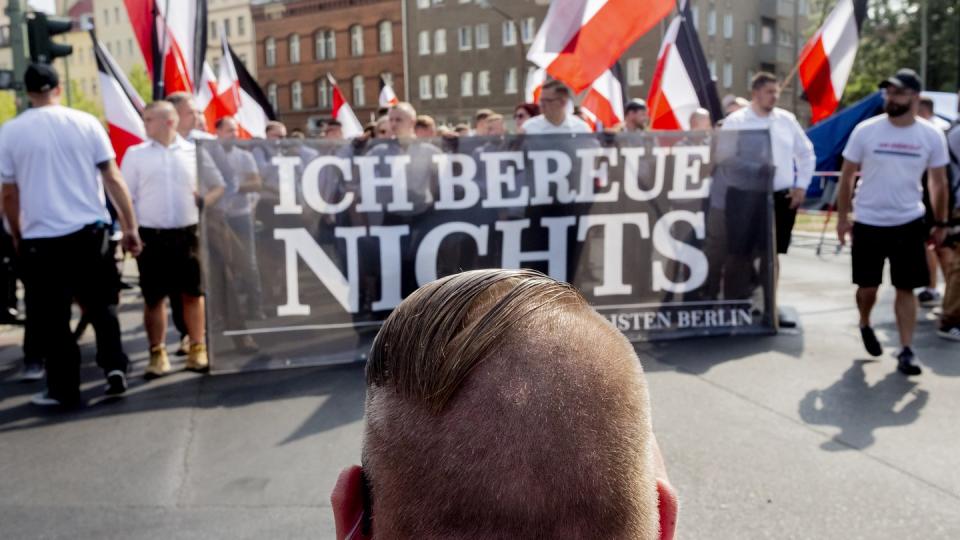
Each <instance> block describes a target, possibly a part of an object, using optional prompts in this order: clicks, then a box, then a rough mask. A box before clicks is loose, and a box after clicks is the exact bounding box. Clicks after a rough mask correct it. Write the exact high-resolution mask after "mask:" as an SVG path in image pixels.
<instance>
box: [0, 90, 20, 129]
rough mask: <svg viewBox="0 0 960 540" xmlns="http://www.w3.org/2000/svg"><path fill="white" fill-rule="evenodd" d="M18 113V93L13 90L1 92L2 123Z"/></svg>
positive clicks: (0, 110) (0, 111)
mask: <svg viewBox="0 0 960 540" xmlns="http://www.w3.org/2000/svg"><path fill="white" fill-rule="evenodd" d="M16 115H17V103H16V94H14V93H13V92H11V91H3V92H0V124H2V123H4V122H6V121H7V120H10V119H11V118H13V117H14V116H16Z"/></svg>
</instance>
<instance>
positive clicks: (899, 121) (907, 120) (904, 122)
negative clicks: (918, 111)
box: [887, 113, 917, 127]
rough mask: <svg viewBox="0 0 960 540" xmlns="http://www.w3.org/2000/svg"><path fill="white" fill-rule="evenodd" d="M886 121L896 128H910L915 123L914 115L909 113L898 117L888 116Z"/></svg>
mask: <svg viewBox="0 0 960 540" xmlns="http://www.w3.org/2000/svg"><path fill="white" fill-rule="evenodd" d="M887 120H889V121H890V123H891V124H893V125H895V126H897V127H909V126H912V125H913V124H914V123H916V121H917V117H916V115H913V114H910V113H907V114H901V115H900V116H890V115H889V114H888V115H887Z"/></svg>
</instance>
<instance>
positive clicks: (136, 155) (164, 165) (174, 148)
mask: <svg viewBox="0 0 960 540" xmlns="http://www.w3.org/2000/svg"><path fill="white" fill-rule="evenodd" d="M122 171H123V177H124V178H125V179H126V181H127V185H128V186H129V188H130V197H131V198H132V199H133V208H134V211H135V212H136V214H137V220H138V221H139V222H140V225H141V226H143V227H149V228H151V229H179V228H183V227H188V226H190V225H196V224H197V222H198V221H199V218H200V215H199V211H198V209H197V203H196V199H195V197H194V194H195V193H196V192H197V189H198V182H197V148H196V145H194V144H193V143H191V142H187V141H186V140H184V139H183V138H181V137H179V136H178V137H177V138H176V139H175V140H174V142H173V143H172V144H170V146H164V145H162V144H160V143H159V142H157V141H153V140H151V141H147V142H144V143H141V144H138V145H136V146H134V147H132V148H130V149H129V150H127V154H126V155H125V156H124V158H123V167H122ZM221 182H222V180H221ZM221 185H222V184H221Z"/></svg>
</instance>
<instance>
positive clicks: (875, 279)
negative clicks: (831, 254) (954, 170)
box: [837, 69, 950, 375]
mask: <svg viewBox="0 0 960 540" xmlns="http://www.w3.org/2000/svg"><path fill="white" fill-rule="evenodd" d="M880 87H881V88H883V89H885V90H886V94H885V96H884V111H885V112H886V114H883V115H880V116H877V117H874V118H871V119H869V120H866V121H864V122H861V123H860V124H859V125H858V126H857V127H856V128H855V129H854V130H853V133H852V134H851V135H850V140H849V142H847V147H846V148H845V149H844V151H843V159H844V163H843V170H842V172H841V177H840V188H839V192H838V195H837V219H838V222H837V236H838V237H839V239H840V243H841V244H843V243H846V240H847V235H849V234H851V233H852V234H853V282H854V284H856V285H857V287H858V289H857V308H858V309H859V311H860V335H861V338H862V339H863V344H864V347H866V349H867V352H869V353H870V354H871V355H873V356H880V355H881V354H883V347H881V345H880V343H879V342H878V341H877V337H876V335H874V332H873V329H872V328H871V326H870V314H871V312H872V311H873V306H874V304H876V301H877V289H878V288H879V287H880V283H881V282H882V281H883V267H884V263H885V261H886V259H890V276H891V281H892V283H893V286H894V287H895V288H896V289H897V296H896V302H895V306H894V307H895V312H896V316H897V330H898V331H899V334H900V345H901V347H902V348H901V350H900V352H899V353H898V354H897V370H898V371H900V372H901V373H903V374H904V375H919V374H920V373H921V369H920V366H919V365H918V364H917V362H916V355H915V354H914V353H913V350H912V349H911V345H912V343H913V332H914V329H915V328H916V325H917V299H916V297H915V296H914V295H913V290H914V289H916V288H918V287H922V286H924V285H926V283H927V278H928V276H927V258H926V246H925V243H926V240H927V238H928V237H929V238H931V240H932V242H933V243H934V245H937V246H939V245H941V244H942V243H943V239H944V233H945V231H946V229H945V227H946V224H947V222H946V220H947V173H946V165H947V164H948V163H949V161H950V159H949V156H948V151H947V141H946V138H945V137H944V134H943V131H941V130H940V129H938V128H936V127H934V126H933V125H932V124H930V123H929V122H927V121H926V120H923V119H922V118H918V117H917V110H918V106H919V101H920V92H921V91H922V90H923V83H922V82H921V81H920V77H918V76H917V74H916V73H915V72H914V71H913V70H910V69H901V70H899V71H898V72H897V74H896V75H894V76H893V77H890V78H889V79H887V80H886V81H884V82H883V83H881V85H880ZM858 169H859V170H860V174H861V177H860V181H859V182H858V183H856V196H855V197H854V184H855V176H856V173H857V170H858ZM924 171H926V172H927V175H928V178H929V188H930V201H931V207H932V210H933V214H934V215H933V218H934V223H933V224H932V227H933V228H932V229H931V228H930V227H931V225H929V224H925V223H924V219H923V217H924V208H923V188H922V186H921V183H920V177H921V176H922V175H923V173H924ZM851 199H852V202H853V204H852V207H853V213H854V216H855V217H854V219H855V221H851V220H850V215H849V214H850V209H851Z"/></svg>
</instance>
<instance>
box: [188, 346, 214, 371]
mask: <svg viewBox="0 0 960 540" xmlns="http://www.w3.org/2000/svg"><path fill="white" fill-rule="evenodd" d="M209 368H210V362H209V361H208V360H207V345H206V344H204V343H191V344H190V352H189V353H187V369H189V370H190V371H206V370H208V369H209Z"/></svg>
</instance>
